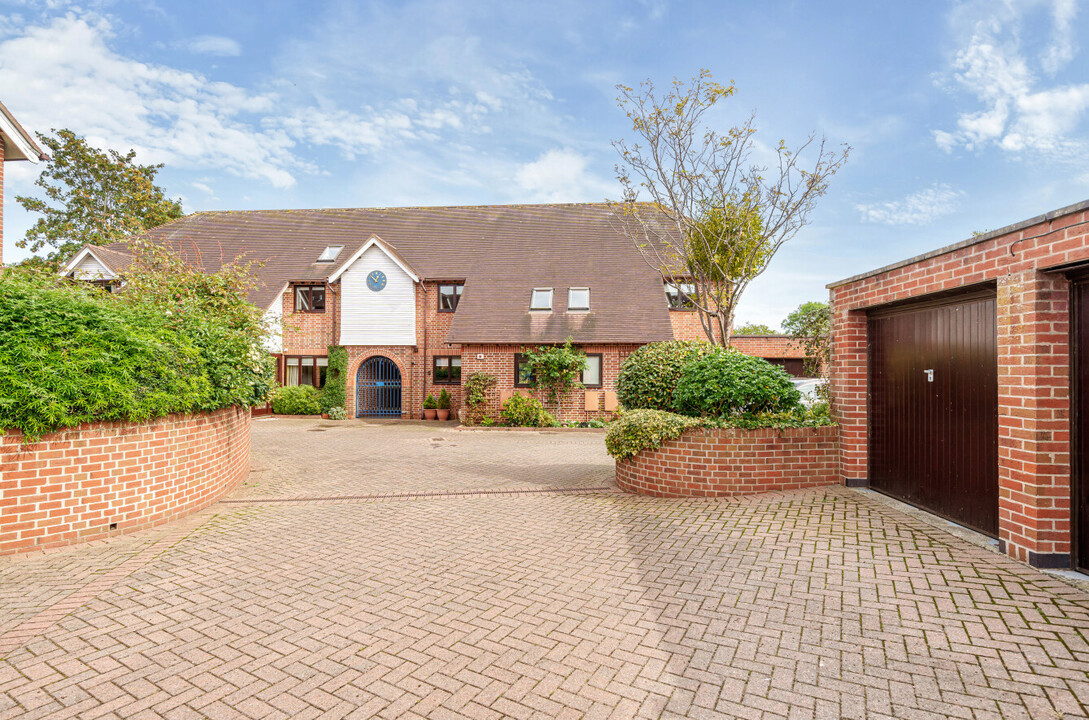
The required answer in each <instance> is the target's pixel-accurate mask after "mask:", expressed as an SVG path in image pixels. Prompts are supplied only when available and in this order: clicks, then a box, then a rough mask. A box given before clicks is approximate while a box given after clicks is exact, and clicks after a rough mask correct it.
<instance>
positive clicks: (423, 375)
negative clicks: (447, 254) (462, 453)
mask: <svg viewBox="0 0 1089 720" xmlns="http://www.w3.org/2000/svg"><path fill="white" fill-rule="evenodd" d="M420 292H421V293H422V294H423V304H424V307H423V316H424V352H423V364H422V366H421V367H420V407H423V401H424V398H425V397H427V323H428V318H427V286H425V285H424V282H423V279H422V278H421V279H420Z"/></svg>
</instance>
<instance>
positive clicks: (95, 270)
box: [72, 253, 113, 280]
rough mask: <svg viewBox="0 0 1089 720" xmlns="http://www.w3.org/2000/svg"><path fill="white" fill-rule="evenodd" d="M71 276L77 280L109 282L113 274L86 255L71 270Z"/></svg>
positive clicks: (88, 254)
mask: <svg viewBox="0 0 1089 720" xmlns="http://www.w3.org/2000/svg"><path fill="white" fill-rule="evenodd" d="M72 274H73V275H74V276H75V278H76V279H77V280H110V279H112V278H113V273H112V272H110V271H109V270H107V269H106V268H105V267H104V266H103V265H102V263H100V262H99V261H98V260H95V256H94V255H91V254H90V253H87V257H85V258H83V260H81V261H80V263H79V265H76V266H75V268H73V269H72Z"/></svg>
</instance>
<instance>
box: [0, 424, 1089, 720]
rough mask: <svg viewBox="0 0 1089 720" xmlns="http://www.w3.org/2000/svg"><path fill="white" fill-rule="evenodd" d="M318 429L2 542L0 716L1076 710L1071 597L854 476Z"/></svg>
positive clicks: (1084, 618) (1080, 713)
mask: <svg viewBox="0 0 1089 720" xmlns="http://www.w3.org/2000/svg"><path fill="white" fill-rule="evenodd" d="M322 425H323V423H321V422H320V421H310V420H308V421H301V420H272V421H265V422H259V423H256V424H255V427H254V437H253V450H254V466H255V468H259V470H258V471H257V472H255V473H254V474H253V475H252V476H251V478H250V480H249V481H248V484H247V485H245V486H243V487H240V488H239V490H238V491H236V492H235V493H234V494H233V495H232V496H231V497H230V498H229V502H221V503H220V504H218V505H216V506H214V507H212V508H210V509H209V510H206V511H203V512H202V513H200V514H198V515H194V516H192V517H190V518H188V519H186V520H183V521H181V522H179V523H174V524H171V525H168V526H164V527H161V528H158V529H155V530H151V531H148V532H146V533H144V534H141V535H136V536H131V537H123V538H118V539H115V540H112V541H109V542H101V543H97V544H93V545H89V546H84V547H79V548H66V549H63V550H60V551H56V552H50V553H44V554H36V555H28V556H18V557H13V558H7V559H4V560H0V718H28V719H29V718H43V717H48V718H67V717H73V718H169V719H175V718H177V719H181V718H255V719H256V718H319V717H320V718H340V717H345V718H348V717H350V718H368V717H377V718H421V717H427V718H506V717H510V718H629V717H630V718H636V717H639V718H789V719H792V720H793V719H797V718H949V717H953V718H1083V717H1087V716H1089V595H1087V594H1086V593H1084V592H1082V591H1080V590H1078V589H1076V588H1074V587H1072V586H1070V585H1067V584H1065V583H1062V582H1060V581H1058V580H1056V579H1054V578H1052V577H1050V576H1048V575H1045V574H1042V573H1040V572H1039V571H1037V570H1034V569H1032V568H1030V567H1028V566H1026V565H1022V564H1019V563H1017V562H1015V561H1014V560H1012V559H1009V558H1006V557H1004V556H1002V555H999V554H998V553H996V552H993V551H991V550H989V549H987V548H984V547H980V546H977V545H975V544H972V543H969V542H966V541H965V540H962V539H960V538H958V537H955V536H954V535H952V534H949V533H947V532H945V531H944V530H942V529H941V528H940V527H938V526H936V525H935V524H932V523H928V522H926V521H924V520H922V519H919V518H917V517H914V516H913V515H910V514H907V513H904V512H901V511H899V510H897V509H896V508H895V507H893V506H891V505H890V504H889V503H887V502H885V501H883V500H880V499H878V498H876V497H874V496H872V495H870V494H868V493H864V492H859V491H855V490H847V489H844V488H840V487H831V488H818V489H811V490H802V491H795V492H783V493H777V494H772V495H765V496H760V497H751V498H745V499H732V500H722V499H681V500H670V499H659V498H647V497H640V496H635V495H631V494H627V493H623V492H621V491H619V490H617V489H615V486H614V485H613V484H612V483H611V480H610V478H611V474H612V464H611V461H610V459H609V458H608V456H607V455H605V453H604V450H603V448H602V438H601V436H600V435H595V434H567V435H560V434H534V433H525V434H523V433H518V434H514V433H509V434H508V433H459V432H458V431H456V430H453V429H451V428H449V427H443V426H425V425H421V424H411V423H403V424H399V425H382V424H366V423H347V424H344V425H343V426H340V425H338V426H337V427H336V428H335V429H334V428H330V429H327V430H325V431H323V432H312V430H314V429H315V428H318V427H321V426H322ZM439 438H441V439H439ZM353 453H354V454H353ZM429 491H434V492H443V493H454V492H457V493H462V494H443V495H433V496H424V495H421V494H420V493H422V492H429ZM481 491H483V492H481ZM527 491H533V492H527ZM484 493H487V494H484Z"/></svg>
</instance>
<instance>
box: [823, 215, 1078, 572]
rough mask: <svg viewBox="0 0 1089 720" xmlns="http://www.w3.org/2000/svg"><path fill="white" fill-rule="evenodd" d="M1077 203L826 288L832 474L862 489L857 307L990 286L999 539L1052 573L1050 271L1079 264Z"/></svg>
mask: <svg viewBox="0 0 1089 720" xmlns="http://www.w3.org/2000/svg"><path fill="white" fill-rule="evenodd" d="M1087 223H1089V210H1087V209H1086V208H1085V206H1084V204H1083V205H1080V206H1074V207H1073V208H1071V209H1068V210H1065V211H1059V212H1056V213H1049V214H1048V215H1047V216H1044V217H1043V218H1042V219H1036V220H1034V221H1029V222H1026V223H1021V224H1018V225H1015V226H1012V227H1011V228H1010V229H1008V230H1006V231H999V232H995V233H991V234H989V235H987V236H984V237H983V238H981V239H980V240H979V241H978V242H973V243H968V244H965V245H964V246H963V247H957V248H954V249H952V250H948V251H945V252H936V253H933V254H931V256H923V257H921V258H919V259H918V260H915V261H911V262H907V263H905V264H903V265H901V266H899V267H893V268H890V269H888V270H886V271H884V272H880V273H876V274H873V275H870V276H868V277H864V278H860V279H857V280H854V281H851V282H845V283H840V284H835V285H833V286H832V288H831V300H832V328H833V349H832V367H831V377H832V387H833V395H834V397H835V412H836V416H837V419H838V420H839V423H840V437H841V443H842V454H841V459H840V471H839V472H840V476H841V477H842V478H843V479H844V480H846V481H849V482H852V483H858V484H864V483H865V482H866V481H867V472H868V467H867V462H868V456H867V434H866V424H867V420H868V412H867V397H868V395H867V392H868V388H867V384H868V368H867V343H868V337H867V324H866V310H867V309H868V308H872V307H875V306H879V305H884V304H888V303H894V302H898V301H903V300H908V299H913V298H922V297H924V296H927V295H930V294H933V293H937V292H943V291H951V290H956V289H958V288H966V287H968V286H971V285H975V284H978V283H982V282H984V281H993V282H995V283H996V284H997V291H998V295H997V315H998V317H997V321H998V382H999V391H998V406H999V409H998V415H999V417H998V426H999V438H998V445H999V458H998V466H999V538H1000V539H1001V541H1002V543H1003V545H1004V546H1005V549H1006V551H1007V552H1008V553H1009V554H1010V555H1012V556H1013V557H1015V558H1018V559H1020V560H1023V561H1026V562H1032V563H1033V564H1062V558H1063V556H1066V557H1068V556H1069V553H1070V540H1071V537H1070V523H1071V507H1070V343H1069V318H1070V284H1069V282H1068V281H1067V280H1066V278H1065V276H1064V275H1063V274H1062V273H1061V272H1058V271H1056V270H1054V269H1057V268H1061V267H1063V266H1066V265H1070V264H1075V263H1082V262H1089V224H1087Z"/></svg>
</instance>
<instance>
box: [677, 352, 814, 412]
mask: <svg viewBox="0 0 1089 720" xmlns="http://www.w3.org/2000/svg"><path fill="white" fill-rule="evenodd" d="M800 401H801V394H800V393H799V392H798V390H797V388H795V387H794V383H792V382H791V380H790V375H788V374H787V373H786V371H784V370H783V369H782V368H780V367H776V366H774V365H772V364H771V363H769V362H767V361H766V360H762V359H760V358H756V357H750V356H748V355H744V354H742V353H740V352H737V351H736V350H718V351H716V352H713V353H710V354H708V355H705V356H704V357H702V358H699V359H697V360H696V361H694V362H692V363H690V364H689V365H688V366H686V367H685V368H684V371H683V372H682V373H681V377H680V379H679V380H678V381H677V387H676V389H675V390H674V392H673V404H674V407H675V409H676V411H677V412H678V413H680V414H682V415H688V416H691V417H714V418H724V417H730V416H737V415H752V414H757V413H782V412H790V411H794V410H797V409H798V408H799V407H800Z"/></svg>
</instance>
